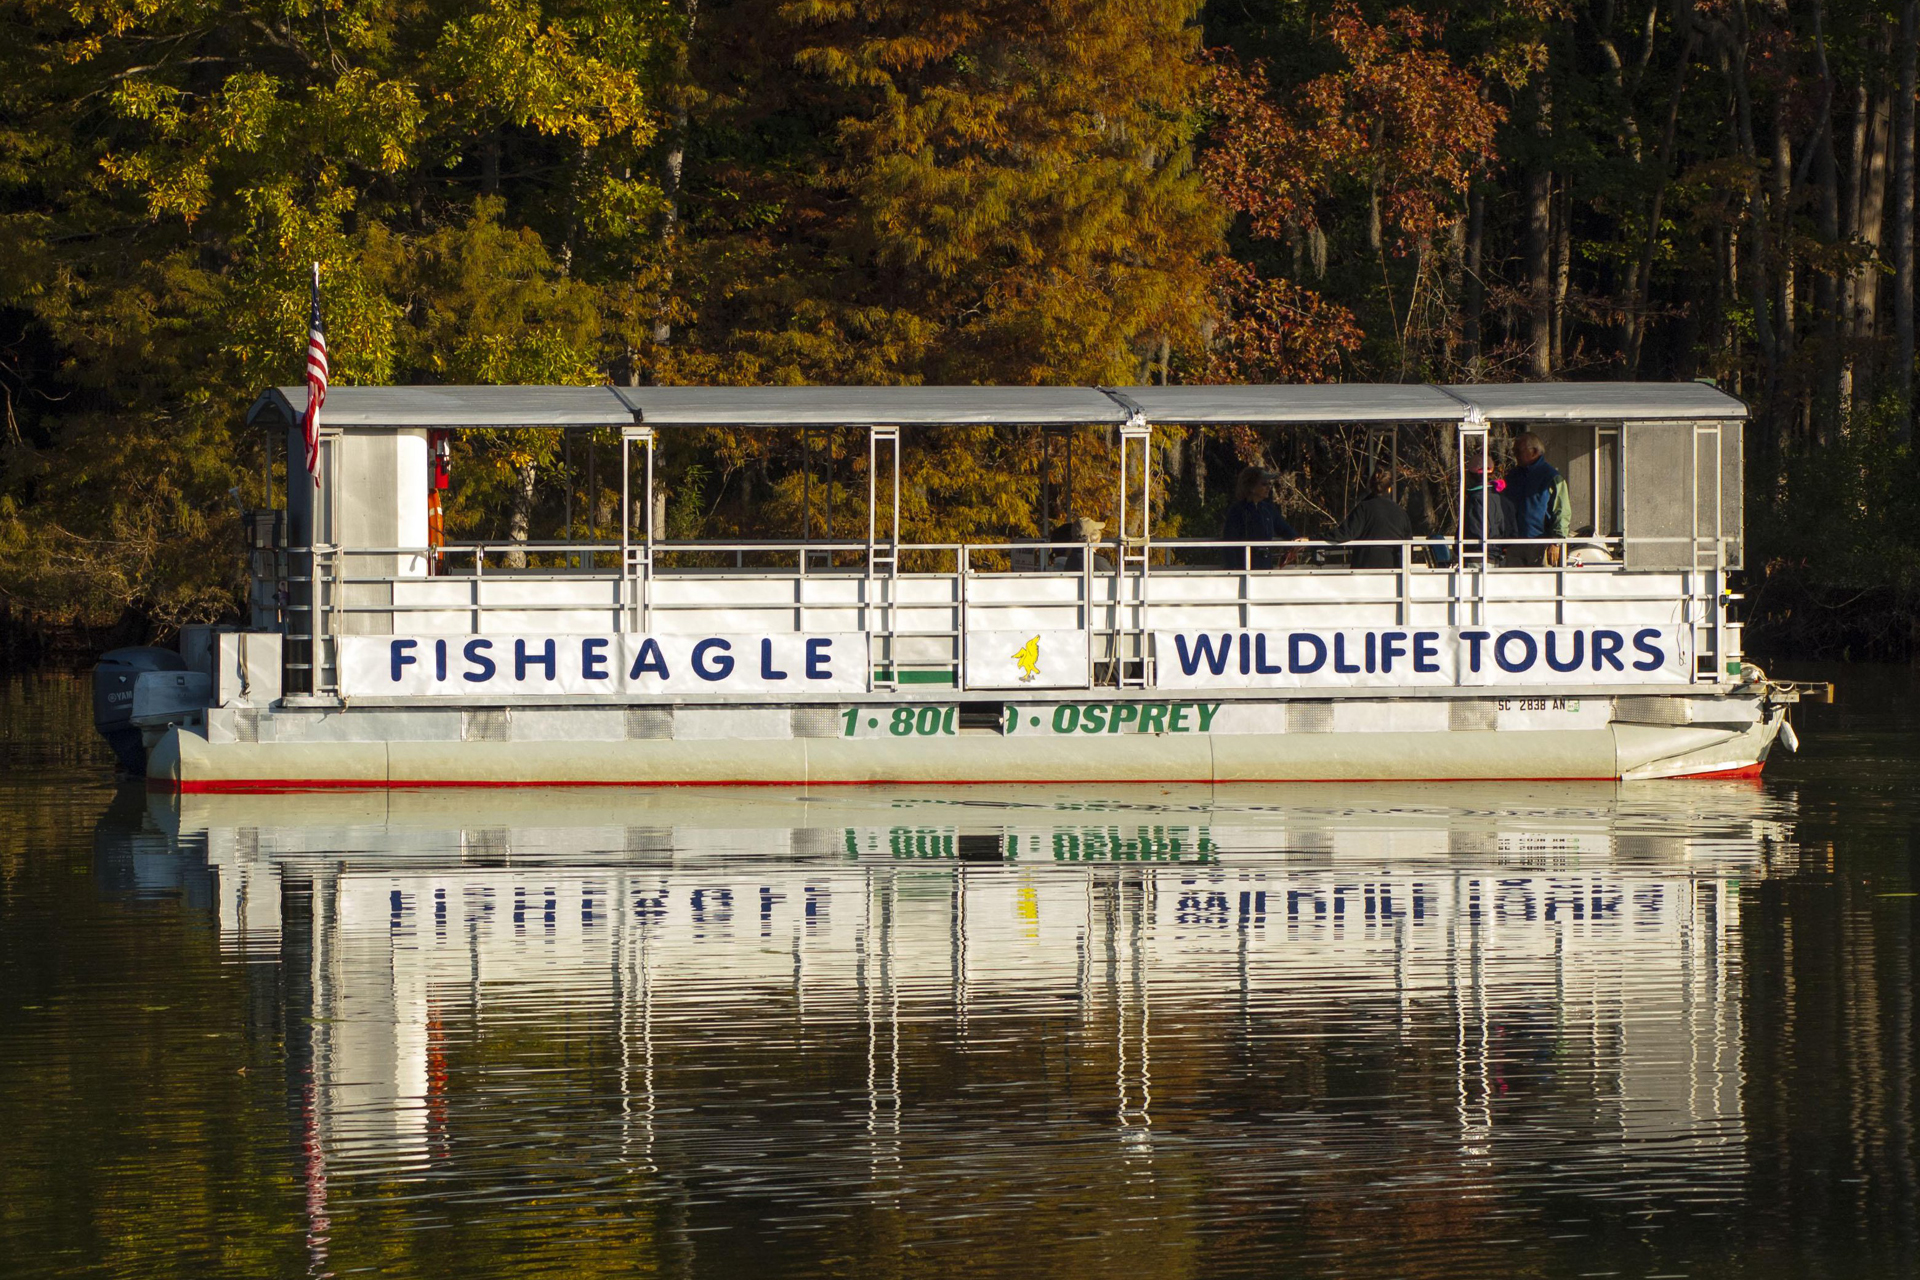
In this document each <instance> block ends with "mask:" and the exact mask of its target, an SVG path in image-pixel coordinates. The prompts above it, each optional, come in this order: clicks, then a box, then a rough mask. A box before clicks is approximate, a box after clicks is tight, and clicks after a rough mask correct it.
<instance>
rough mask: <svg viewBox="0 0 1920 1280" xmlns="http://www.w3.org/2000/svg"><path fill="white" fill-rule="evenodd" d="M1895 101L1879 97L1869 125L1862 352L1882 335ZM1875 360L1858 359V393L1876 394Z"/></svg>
mask: <svg viewBox="0 0 1920 1280" xmlns="http://www.w3.org/2000/svg"><path fill="white" fill-rule="evenodd" d="M1892 135H1893V103H1892V102H1891V101H1889V100H1887V99H1885V98H1878V99H1877V100H1876V101H1875V102H1874V104H1873V111H1872V119H1871V121H1870V122H1869V124H1868V127H1867V139H1866V144H1867V151H1866V162H1865V164H1864V166H1863V168H1864V170H1865V176H1864V181H1863V182H1862V183H1861V187H1860V231H1859V237H1860V239H1861V240H1862V241H1863V242H1864V243H1865V244H1866V246H1867V248H1868V249H1870V250H1871V251H1872V253H1873V262H1872V264H1871V265H1869V266H1868V267H1867V268H1865V269H1864V270H1861V271H1859V272H1856V273H1855V275H1854V278H1853V343H1852V345H1853V348H1854V350H1855V351H1856V352H1858V353H1860V354H1861V355H1865V354H1866V353H1867V352H1869V351H1871V350H1872V349H1873V344H1874V340H1875V339H1876V338H1878V337H1879V336H1880V272H1879V271H1878V270H1877V269H1876V268H1877V267H1878V266H1879V265H1880V248H1881V246H1882V245H1883V244H1884V243H1885V242H1886V209H1887V152H1888V150H1889V147H1890V144H1891V143H1892V141H1893V136H1892ZM1872 384H1873V361H1872V360H1870V359H1861V360H1858V361H1857V367H1856V370H1855V373H1854V395H1855V397H1856V399H1866V398H1869V397H1871V395H1872V394H1873V386H1872Z"/></svg>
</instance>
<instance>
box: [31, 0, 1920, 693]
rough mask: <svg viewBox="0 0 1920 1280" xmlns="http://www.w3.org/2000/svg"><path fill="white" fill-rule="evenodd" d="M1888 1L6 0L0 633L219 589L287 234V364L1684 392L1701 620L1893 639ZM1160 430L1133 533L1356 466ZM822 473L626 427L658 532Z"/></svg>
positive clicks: (532, 480)
mask: <svg viewBox="0 0 1920 1280" xmlns="http://www.w3.org/2000/svg"><path fill="white" fill-rule="evenodd" d="M1917 10H1920V4H1916V3H1915V2H1914V0H1879V2H1869V0H1794V3H1791V4H1788V3H1784V2H1769V0H1639V2H1637V3H1636V2H1634V0H1504V2H1493V3H1483V2H1482V0H1462V2H1461V3H1457V4H1452V5H1445V6H1442V5H1432V4H1421V3H1415V4H1411V5H1408V6H1405V7H1388V6H1385V5H1380V4H1374V3H1367V2H1364V0H1361V2H1355V0H1338V2H1333V0H1218V2H1203V0H1018V2H1013V0H13V2H12V3H10V4H8V5H7V6H5V8H4V10H0V393H3V396H4V411H5V423H4V426H3V427H0V664H6V663H26V662H34V661H44V660H57V659H60V658H63V657H64V658H77V657H78V656H80V655H82V654H84V653H86V652H89V651H92V650H97V648H99V647H102V646H104V645H107V644H110V643H125V642H130V641H137V640H141V639H146V638H164V637H165V636H166V635H168V634H169V633H170V632H171V631H172V630H173V629H175V628H177V627H178V626H179V625H180V624H182V623H185V622H190V621H198V620H214V619H219V618H223V617H234V616H237V614H238V606H239V602H240V600H241V587H242V581H241V574H242V572H243V560H242V554H241V549H240V512H241V510H242V509H243V508H244V507H249V506H259V505H263V504H265V503H266V502H267V500H268V499H267V490H268V479H267V477H266V475H265V474H263V469H262V468H263V460H264V459H265V458H266V454H265V451H264V443H265V442H264V441H263V439H262V438H261V436H260V434H259V433H257V432H253V431H250V430H249V429H248V428H246V427H245V426H244V425H243V422H242V415H243V412H244V410H245V408H246V406H247V405H248V404H249V403H250V401H251V400H252V399H253V397H254V396H255V394H257V392H258V391H259V390H260V388H262V387H263V386H266V385H269V384H274V383H283V384H284V383H290V382H295V381H297V380H298V378H299V374H300V369H301V366H302V358H303V352H304V345H305V324H306V311H307V300H308V299H307V289H308V285H307V279H308V271H309V269H310V268H309V264H310V263H312V262H314V261H319V262H321V263H322V264H323V271H324V275H325V304H326V313H327V322H328V329H329V340H330V346H331V350H332V354H333V367H334V371H335V382H336V384H341V383H354V382H360V383H414V382H497V383H507V382H557V383H592V382H614V383H619V384H628V385H631V384H638V383H648V382H658V383H703V382H712V383H739V384H772V383H928V384H932V383H1067V384H1073V383H1079V384H1092V383H1106V384H1138V383H1142V382H1207V381H1214V382H1223V381H1249V382H1282V381H1328V380H1336V379H1339V380H1387V381H1402V380H1404V381H1436V382H1470V381H1503V380H1516V379H1523V378H1574V379H1611V378H1648V379H1685V378H1710V379H1712V380H1714V381H1715V382H1716V383H1717V384H1718V385H1720V386H1721V387H1723V388H1725V389H1726V390H1728V391H1730V392H1732V393H1733V394H1735V395H1738V396H1741V397H1742V398H1744V399H1745V400H1747V401H1748V402H1749V404H1750V405H1751V406H1752V408H1753V413H1754V418H1753V421H1752V424H1751V426H1750V428H1749V434H1748V444H1747V462H1748V494H1749V512H1748V528H1749V539H1750V550H1749V562H1750V564H1752V565H1753V566H1754V567H1753V569H1752V570H1751V571H1750V572H1749V574H1748V579H1749V580H1748V582H1747V584H1746V590H1747V592H1748V595H1749V600H1748V603H1747V606H1746V607H1747V610H1748V614H1749V616H1750V617H1751V619H1752V621H1753V627H1752V630H1751V632H1750V644H1752V646H1753V647H1754V648H1755V649H1756V651H1758V652H1761V653H1765V654H1788V653H1790V654H1832V655H1836V656H1837V655H1850V656H1853V657H1856V658H1864V657H1869V656H1874V657H1905V658H1910V657H1912V656H1913V655H1914V653H1915V651H1916V638H1917V637H1920V496H1917V495H1920V485H1917V484H1916V482H1917V481H1920V466H1916V461H1915V454H1914V450H1913V443H1912V422H1913V382H1914V329H1913V324H1914V317H1913V304H1914V262H1913V249H1914V107H1915V84H1914V81H1915V49H1916V39H1917V34H1916V22H1917V12H1916V11H1917ZM1156 434H1157V438H1158V443H1157V445H1156V447H1157V448H1158V449H1159V450H1160V451H1161V459H1160V467H1161V475H1162V476H1163V477H1165V478H1164V480H1163V482H1162V489H1161V491H1160V492H1158V493H1157V494H1156V496H1155V501H1156V504H1157V506H1158V508H1159V511H1158V520H1159V527H1160V528H1161V529H1162V530H1165V531H1169V532H1176V531H1181V530H1185V531H1188V532H1195V533H1211V532H1213V530H1214V529H1215V528H1217V520H1218V515H1219V510H1220V508H1221V506H1222V504H1223V502H1224V499H1225V492H1224V491H1225V489H1226V487H1227V485H1228V484H1229V483H1230V479H1231V475H1232V472H1233V471H1234V470H1235V469H1237V468H1238V467H1240V466H1242V465H1245V464H1247V463H1249V462H1257V463H1261V464H1263V465H1268V466H1272V467H1275V468H1277V469H1279V470H1281V471H1282V472H1284V474H1285V482H1284V485H1283V492H1282V494H1281V497H1282V501H1283V503H1284V504H1285V505H1286V506H1287V508H1288V510H1289V514H1290V515H1295V516H1297V517H1298V518H1299V521H1300V523H1302V524H1303V525H1304V526H1306V527H1308V528H1324V527H1325V525H1326V524H1327V523H1330V521H1331V520H1332V519H1333V518H1335V517H1337V516H1338V515H1339V514H1340V511H1341V509H1342V508H1343V507H1344V504H1345V503H1346V502H1347V501H1348V500H1349V499H1350V498H1351V497H1352V496H1353V492H1352V488H1351V485H1352V482H1353V471H1354V467H1353V465H1352V464H1353V448H1354V444H1353V442H1352V441H1350V440H1347V439H1345V438H1344V437H1343V436H1342V435H1341V433H1338V432H1334V433H1326V432H1312V433H1288V432H1279V433H1267V434H1261V433H1257V432H1253V431H1249V430H1240V431H1227V432H1214V433H1209V434H1207V435H1204V436H1203V435H1198V434H1182V433H1180V432H1178V431H1163V432H1159V433H1156ZM1085 447H1086V448H1087V449H1088V450H1090V451H1092V455H1094V456H1096V457H1097V455H1098V454H1099V451H1100V450H1101V449H1102V447H1103V441H1102V440H1100V439H1098V438H1089V440H1088V441H1087V442H1086V444H1085ZM455 451H456V452H455V460H454V468H455V475H456V477H457V479H456V484H455V488H454V490H453V492H452V494H451V496H450V504H451V505H450V509H449V523H450V533H453V534H455V535H460V534H466V535H470V536H485V537H495V538H508V539H511V538H516V537H517V538H523V539H524V538H527V537H529V536H531V537H533V538H536V539H537V538H542V537H554V536H558V535H559V534H561V533H563V532H566V530H565V529H563V528H562V527H561V526H562V525H563V524H564V523H565V522H566V521H569V520H570V521H571V522H572V532H574V533H576V534H578V533H583V532H584V531H585V529H586V528H587V527H592V528H595V529H598V530H600V531H602V532H605V531H607V530H608V528H609V522H610V521H612V520H614V519H615V517H613V516H612V514H611V508H610V506H609V503H608V494H609V492H610V488H609V486H610V485H611V484H613V483H614V481H613V478H612V477H611V476H609V475H607V474H605V472H604V469H603V471H602V472H601V473H600V474H599V475H598V476H597V477H596V478H595V479H594V481H593V485H592V487H591V488H589V487H588V486H587V474H586V472H585V471H584V470H583V463H582V458H583V457H585V456H586V455H587V454H588V453H590V452H591V451H590V450H586V449H584V448H583V449H575V448H573V447H572V445H571V444H570V443H569V442H566V441H562V440H560V439H559V438H558V437H557V436H556V435H553V434H551V433H549V434H546V435H543V434H541V433H513V434H494V435H485V436H483V435H482V434H481V433H474V434H473V436H471V437H466V438H461V439H459V440H457V441H456V442H455ZM1039 453H1040V451H1039V449H1038V448H1037V447H1036V442H1035V441H1034V440H1032V439H1031V438H1028V436H1026V435H1024V434H1023V433H1020V432H1013V431H989V430H984V429H982V430H953V431H947V432H940V433H933V434H931V435H929V436H928V437H927V438H926V439H925V440H922V441H920V442H917V443H916V444H915V445H914V446H913V448H912V450H911V451H910V453H909V455H908V459H907V461H908V467H909V481H910V483H909V485H908V487H907V498H906V503H905V517H906V532H907V535H908V536H909V537H910V538H926V539H937V538H952V537H955V536H959V535H960V534H962V533H972V534H976V535H989V536H991V535H995V534H1013V535H1023V534H1033V533H1036V532H1044V528H1043V526H1044V525H1046V524H1048V523H1050V522H1051V521H1053V520H1055V519H1057V518H1059V517H1060V515H1061V514H1062V513H1063V512H1065V511H1068V510H1078V511H1079V512H1080V513H1082V514H1095V515H1098V514H1100V503H1101V501H1102V498H1101V497H1100V495H1099V493H1097V492H1096V491H1095V480H1094V479H1093V478H1092V477H1093V476H1094V475H1095V474H1097V468H1096V467H1095V466H1093V465H1089V464H1087V463H1083V464H1082V467H1081V470H1080V474H1081V476H1082V477H1083V478H1082V479H1081V480H1080V481H1079V484H1080V485H1082V486H1085V487H1086V488H1085V492H1080V491H1079V490H1076V492H1074V493H1071V494H1067V495H1065V496H1064V497H1063V498H1062V499H1061V500H1060V503H1059V505H1058V506H1057V507H1056V509H1055V510H1053V511H1049V512H1040V511H1039V510H1038V509H1037V502H1036V496H1037V493H1038V485H1039V476H1038V472H1037V465H1038V464H1037V458H1038V456H1039ZM863 458H864V449H862V448H857V447H855V446H854V443H853V442H852V441H851V440H846V441H841V442H838V444H837V445H836V444H835V443H834V442H832V441H831V440H822V439H818V438H816V439H815V440H814V441H813V442H812V443H811V446H810V452H809V453H807V454H806V455H805V456H802V455H801V453H800V452H799V449H798V442H797V441H793V440H780V439H777V438H772V437H770V436H769V435H767V434H765V433H759V434H756V433H743V432H728V431H719V430H714V431H703V432H698V433H689V434H687V435H682V436H676V437H675V438H674V439H673V440H671V441H669V442H667V443H666V444H665V445H664V446H663V454H662V458H661V480H662V485H663V488H664V489H665V490H666V493H667V501H666V508H665V513H664V517H665V521H666V529H665V532H667V533H668V534H670V535H672V536H675V537H693V536H727V535H741V536H751V535H755V534H767V533H780V534H784V535H788V536H791V534H792V532H793V531H794V530H795V529H796V528H797V527H798V525H799V524H800V523H801V505H802V504H803V503H805V504H806V505H807V518H808V519H809V520H810V521H811V522H812V524H813V527H814V528H816V529H819V528H823V527H825V526H824V525H822V524H821V523H820V521H821V520H822V519H823V518H825V517H826V516H827V513H828V507H827V504H833V503H838V504H839V506H838V512H839V514H838V515H836V516H834V517H833V518H834V519H837V520H839V521H842V522H853V521H857V522H858V524H859V526H861V527H864V523H865V517H864V513H863V510H862V508H861V503H863V502H864V494H865V484H864V479H863V478H862V475H861V473H860V470H859V468H860V467H861V466H862V465H864V463H863ZM1090 460H1091V459H1090ZM284 462H285V460H284V453H283V451H279V452H277V453H276V455H275V457H274V459H273V461H272V463H271V465H273V466H275V467H279V468H284ZM1443 462H1444V459H1440V458H1428V459H1426V461H1425V462H1424V463H1422V462H1420V461H1419V460H1416V463H1415V468H1414V469H1415V471H1416V472H1417V471H1418V469H1419V467H1420V466H1422V465H1430V466H1431V467H1432V468H1434V472H1435V474H1438V467H1439V466H1440V465H1441V464H1442V463H1443ZM803 471H804V474H803ZM1056 479H1057V477H1056ZM1420 479H1421V477H1420V476H1419V475H1418V474H1414V475H1410V476H1409V479H1408V483H1409V484H1410V485H1411V486H1414V487H1416V488H1417V487H1418V485H1419V482H1420ZM563 495H565V496H564V497H563ZM615 527H617V525H616V526H615ZM842 527H843V529H844V528H851V527H853V525H852V523H844V524H843V526H842Z"/></svg>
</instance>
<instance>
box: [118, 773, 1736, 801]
mask: <svg viewBox="0 0 1920 1280" xmlns="http://www.w3.org/2000/svg"><path fill="white" fill-rule="evenodd" d="M1688 776H1690V777H1698V778H1726V777H1735V776H1749V775H1745V774H1742V773H1740V771H1738V770H1736V771H1734V772H1732V773H1702V774H1690V775H1688ZM1750 776H1756V777H1757V776H1758V773H1757V770H1756V772H1755V773H1754V774H1753V775H1750ZM1618 781H1620V779H1619V778H1617V777H1614V776H1612V775H1610V774H1593V775H1591V776H1585V777H1553V778H1509V777H1498V778H1490V777H1472V778H1225V779H1221V778H1022V779H1020V780H1019V783H1018V784H1017V785H1019V786H1022V787H1032V786H1042V787H1050V786H1062V787H1067V786H1088V787H1103V786H1129V787H1156V786H1178V787H1188V786H1221V787H1232V786H1286V785H1292V784H1299V785H1306V786H1312V785H1315V784H1322V783H1333V782H1360V783H1378V784H1381V785H1388V784H1392V783H1399V782H1421V783H1425V782H1618ZM1009 782H1010V779H1007V778H859V779H834V780H827V779H818V778H817V779H814V780H813V781H811V782H809V781H807V780H806V779H804V778H772V779H767V778H724V779H718V780H715V781H706V782H664V781H658V782H656V781H646V780H633V781H616V780H609V779H604V778H595V779H587V780H581V781H554V780H550V779H548V780H539V779H535V780H529V781H526V782H500V781H495V780H486V781H442V780H434V781H405V782H354V781H350V780H346V779H329V778H314V779H296V778H210V779H198V780H196V779H189V780H187V781H184V782H178V783H175V782H169V781H167V780H165V779H162V778H149V779H147V790H149V791H158V792H172V793H178V794H180V795H288V794H292V793H295V792H301V791H425V790H428V789H444V788H457V787H466V788H482V787H484V788H489V789H525V788H529V787H1003V786H1007V785H1009Z"/></svg>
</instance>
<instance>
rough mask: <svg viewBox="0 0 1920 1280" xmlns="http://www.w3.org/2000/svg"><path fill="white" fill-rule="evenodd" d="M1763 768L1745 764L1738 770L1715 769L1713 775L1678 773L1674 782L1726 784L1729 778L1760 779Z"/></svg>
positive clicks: (1674, 777)
mask: <svg viewBox="0 0 1920 1280" xmlns="http://www.w3.org/2000/svg"><path fill="white" fill-rule="evenodd" d="M1762 767H1763V766H1761V765H1757V764H1743V765H1741V766H1740V767H1739V768H1738V769H1715V770H1714V771H1713V772H1711V773H1677V774H1675V775H1674V776H1673V781H1675V782H1724V781H1726V780H1727V779H1729V778H1754V779H1758V778H1759V776H1760V770H1761V768H1762Z"/></svg>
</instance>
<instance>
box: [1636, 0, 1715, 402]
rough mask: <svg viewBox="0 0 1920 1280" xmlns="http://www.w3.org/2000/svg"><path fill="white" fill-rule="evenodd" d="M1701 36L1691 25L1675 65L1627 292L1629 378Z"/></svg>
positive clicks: (1644, 325) (1641, 331)
mask: <svg viewBox="0 0 1920 1280" xmlns="http://www.w3.org/2000/svg"><path fill="white" fill-rule="evenodd" d="M1699 43H1700V37H1699V34H1698V33H1697V32H1695V31H1694V30H1692V29H1691V28H1689V29H1688V31H1687V42H1686V44H1685V45H1684V46H1683V47H1682V48H1681V50H1680V61H1679V64H1678V65H1677V66H1676V67H1675V68H1674V72H1673V87H1672V89H1671V90H1670V91H1669V92H1668V94H1667V121H1666V126H1665V128H1664V129H1663V130H1662V131H1661V134H1660V159H1659V162H1658V163H1659V166H1660V171H1659V181H1658V182H1657V183H1656V184H1655V186H1654V188H1653V202H1652V204H1651V206H1650V207H1649V209H1648V210H1647V229H1646V236H1645V238H1644V239H1643V240H1642V241H1641V242H1640V260H1639V262H1638V263H1637V264H1636V265H1635V267H1634V272H1633V281H1632V284H1631V288H1630V291H1629V293H1628V294H1627V307H1626V318H1625V320H1623V321H1622V324H1623V326H1624V328H1625V330H1626V332H1625V333H1624V334H1623V335H1622V341H1621V344H1620V345H1621V349H1622V350H1623V351H1625V352H1626V359H1625V360H1624V361H1622V362H1621V368H1620V376H1621V377H1623V378H1627V379H1632V378H1637V377H1639V376H1640V344H1641V341H1642V340H1643V339H1644V338H1645V336H1646V332H1647V321H1646V314H1645V313H1646V308H1647V299H1648V297H1649V295H1650V294H1651V292H1652V289H1653V254H1654V250H1655V248H1656V247H1657V246H1658V245H1659V243H1660V219H1661V216H1662V215H1663V214H1664V213H1665V212H1666V204H1667V184H1668V183H1670V182H1671V181H1672V180H1673V139H1674V133H1675V130H1676V128H1677V127H1678V125H1679V123H1680V95H1681V94H1682V93H1683V92H1684V91H1685V89H1686V87H1687V73H1688V72H1689V71H1690V70H1692V68H1693V51H1694V49H1695V48H1696V47H1697V46H1698V45H1699Z"/></svg>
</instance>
